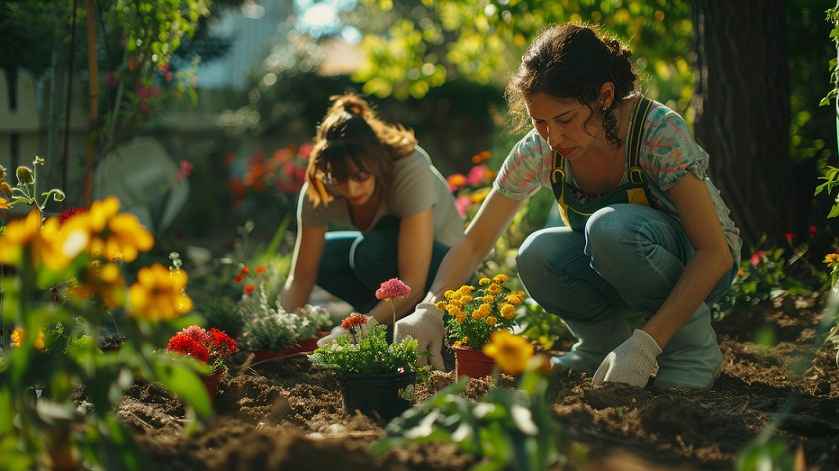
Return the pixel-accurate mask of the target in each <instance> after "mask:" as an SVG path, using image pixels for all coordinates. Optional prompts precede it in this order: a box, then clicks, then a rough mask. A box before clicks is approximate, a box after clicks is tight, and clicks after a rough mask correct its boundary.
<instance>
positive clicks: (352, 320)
mask: <svg viewBox="0 0 839 471" xmlns="http://www.w3.org/2000/svg"><path fill="white" fill-rule="evenodd" d="M367 320H368V317H367V316H365V315H362V314H358V313H353V314H350V315H349V316H347V317H346V318H345V319H344V320H342V321H341V327H343V328H345V329H347V330H352V329H353V328H354V327H357V326H362V325H364V324H366V323H367Z"/></svg>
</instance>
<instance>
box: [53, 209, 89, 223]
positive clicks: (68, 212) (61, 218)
mask: <svg viewBox="0 0 839 471" xmlns="http://www.w3.org/2000/svg"><path fill="white" fill-rule="evenodd" d="M85 211H87V209H85V208H70V209H68V210H66V211H64V212H62V213H61V214H59V215H58V222H60V223H61V224H64V223H65V222H67V220H68V219H70V218H71V217H73V216H75V215H77V214H81V213H84V212H85Z"/></svg>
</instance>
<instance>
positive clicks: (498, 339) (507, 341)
mask: <svg viewBox="0 0 839 471" xmlns="http://www.w3.org/2000/svg"><path fill="white" fill-rule="evenodd" d="M485 349H486V350H487V351H488V353H489V354H490V355H492V356H493V358H495V359H496V361H497V363H498V368H499V369H500V370H501V371H502V372H504V373H506V374H509V375H514V376H519V379H518V382H517V385H516V387H508V386H500V387H496V388H492V389H490V390H489V391H488V392H487V393H486V394H484V395H483V397H481V398H479V399H478V400H474V401H472V400H466V399H464V397H463V395H464V393H465V391H466V386H467V383H468V382H467V380H465V379H461V380H459V381H457V382H456V383H454V384H452V385H449V386H448V387H446V388H444V389H443V390H441V391H440V392H438V393H437V394H435V395H434V396H433V397H431V398H430V399H428V400H427V401H424V402H422V403H420V404H417V405H416V406H414V407H413V408H412V409H411V410H409V411H407V412H405V413H404V414H402V415H401V416H400V417H398V418H396V419H395V420H393V421H391V422H390V423H389V424H388V425H387V427H385V434H384V436H383V437H382V438H380V439H379V440H377V441H376V442H374V443H373V445H372V447H371V450H372V451H373V453H374V454H376V455H379V456H383V455H384V454H385V453H388V452H390V451H392V450H394V449H402V448H405V447H406V446H408V445H412V444H420V443H447V444H453V445H455V446H457V447H459V448H460V449H461V450H462V451H463V452H464V453H465V454H467V455H470V456H472V457H474V458H475V459H476V460H477V461H478V463H476V465H475V467H473V468H472V469H504V470H512V471H537V470H538V471H541V470H545V469H554V466H555V465H556V464H557V463H562V464H563V465H569V464H570V465H572V467H573V468H575V469H576V468H577V467H584V466H582V464H583V463H582V462H581V461H582V460H581V459H580V458H578V457H577V456H576V455H575V454H574V453H573V452H572V450H571V449H570V448H568V447H569V445H570V443H569V442H568V440H567V439H566V438H565V437H564V436H563V435H560V437H559V439H557V432H558V424H557V423H556V419H555V418H554V413H552V412H551V408H552V404H553V401H552V399H551V393H550V379H549V374H550V372H549V371H550V363H549V361H548V357H546V356H544V355H534V349H533V345H532V344H531V343H530V342H529V341H528V340H527V339H526V338H523V337H521V336H517V335H513V334H511V333H509V332H507V331H504V330H501V331H497V332H495V333H494V334H493V335H492V338H491V340H490V341H489V343H488V344H487V345H485ZM572 460H573V461H572ZM566 467H567V466H566Z"/></svg>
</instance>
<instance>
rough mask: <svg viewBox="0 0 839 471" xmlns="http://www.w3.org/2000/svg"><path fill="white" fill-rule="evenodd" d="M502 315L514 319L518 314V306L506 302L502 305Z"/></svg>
mask: <svg viewBox="0 0 839 471" xmlns="http://www.w3.org/2000/svg"><path fill="white" fill-rule="evenodd" d="M501 315H502V316H504V319H512V318H513V317H515V315H516V307H515V306H513V305H512V304H504V305H503V306H501Z"/></svg>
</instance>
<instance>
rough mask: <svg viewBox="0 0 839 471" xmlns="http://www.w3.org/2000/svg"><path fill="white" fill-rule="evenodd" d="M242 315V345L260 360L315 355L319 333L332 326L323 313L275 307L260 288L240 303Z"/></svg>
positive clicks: (278, 304) (240, 340)
mask: <svg viewBox="0 0 839 471" xmlns="http://www.w3.org/2000/svg"><path fill="white" fill-rule="evenodd" d="M309 311H312V309H309ZM239 312H240V313H241V314H242V318H243V319H244V324H245V326H244V328H243V329H242V335H241V336H240V337H239V342H240V343H241V344H242V348H243V349H245V350H247V351H250V352H253V353H254V356H255V360H256V361H262V360H268V359H271V358H282V357H287V356H290V355H296V354H299V353H305V352H311V351H312V350H314V349H315V347H316V346H317V345H316V342H317V337H316V333H317V330H318V329H319V328H320V327H321V326H325V325H326V324H331V320H330V321H327V320H326V319H325V318H324V316H323V315H322V313H316V314H315V315H313V316H309V315H303V314H302V313H296V312H288V311H286V310H285V309H283V307H282V306H281V305H280V303H279V300H277V302H275V303H274V304H271V303H269V302H268V299H267V295H266V294H265V291H263V290H262V289H259V288H258V289H257V290H256V291H255V292H254V294H253V296H249V297H246V298H244V299H243V300H242V301H241V302H240V303H239ZM309 313H310V314H311V312H309Z"/></svg>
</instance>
